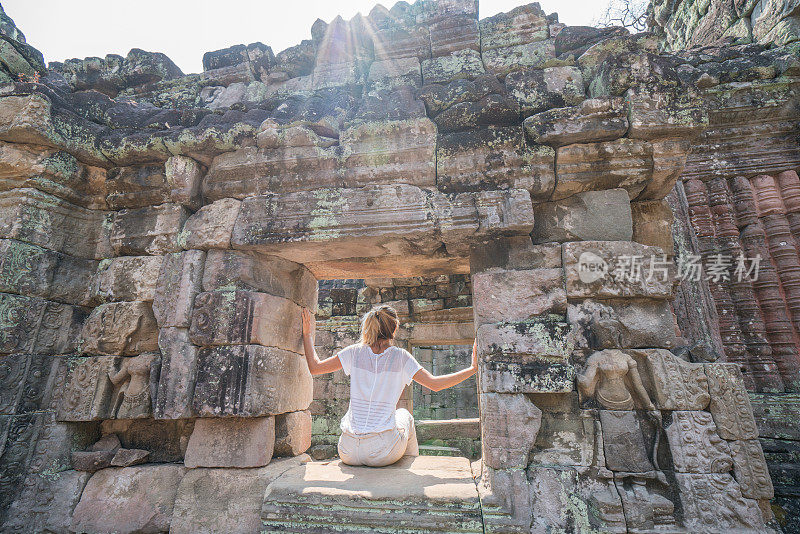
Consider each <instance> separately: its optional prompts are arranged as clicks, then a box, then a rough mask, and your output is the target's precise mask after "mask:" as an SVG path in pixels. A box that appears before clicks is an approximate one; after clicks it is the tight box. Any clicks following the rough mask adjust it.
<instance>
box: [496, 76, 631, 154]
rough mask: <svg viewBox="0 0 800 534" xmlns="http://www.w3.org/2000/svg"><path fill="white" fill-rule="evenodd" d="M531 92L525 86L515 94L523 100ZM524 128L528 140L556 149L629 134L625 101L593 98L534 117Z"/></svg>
mask: <svg viewBox="0 0 800 534" xmlns="http://www.w3.org/2000/svg"><path fill="white" fill-rule="evenodd" d="M534 72H535V71H534ZM518 77H519V75H517V73H512V74H511V75H510V76H509V77H507V78H506V85H508V84H509V82H510V80H514V79H515V78H518ZM581 80H582V79H581ZM530 90H531V89H530V87H529V86H528V87H526V86H522V87H520V88H519V89H517V90H516V91H515V92H517V93H518V94H519V93H521V95H520V96H522V97H524V96H526V93H528V92H529V91H530ZM523 124H524V127H525V133H526V135H527V136H528V138H529V139H531V140H532V141H533V142H535V143H541V144H544V145H550V146H553V147H560V146H564V145H572V144H575V143H594V142H597V141H613V140H614V139H618V138H620V137H622V136H623V135H625V132H626V131H627V130H628V119H627V117H626V116H625V112H624V109H623V102H622V98H618V97H612V98H590V99H586V100H584V101H583V102H582V103H581V104H580V105H578V106H575V107H569V108H556V109H549V110H547V111H542V112H541V113H537V114H536V115H531V116H530V117H528V118H527V119H525V122H524V123H523Z"/></svg>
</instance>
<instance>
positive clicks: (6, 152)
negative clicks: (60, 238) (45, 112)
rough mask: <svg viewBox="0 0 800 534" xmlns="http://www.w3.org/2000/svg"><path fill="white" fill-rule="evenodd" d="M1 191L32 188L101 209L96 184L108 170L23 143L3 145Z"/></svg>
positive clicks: (70, 155)
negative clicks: (85, 164) (88, 165)
mask: <svg viewBox="0 0 800 534" xmlns="http://www.w3.org/2000/svg"><path fill="white" fill-rule="evenodd" d="M0 161H2V163H0V189H2V190H3V191H7V190H10V189H15V188H21V187H31V188H35V189H38V190H39V191H43V192H45V193H50V194H53V195H56V196H58V197H60V198H63V199H64V200H67V201H69V202H73V203H75V204H77V205H79V206H82V207H86V208H92V207H95V206H102V205H103V204H104V203H105V199H104V198H103V197H102V194H98V191H97V188H96V187H94V186H96V184H97V182H100V181H102V180H104V179H105V172H106V171H105V169H99V168H96V167H87V166H84V165H83V164H82V163H81V162H80V161H78V160H77V158H75V156H73V155H72V154H70V153H69V152H67V151H64V150H53V149H49V148H44V147H42V146H36V145H29V144H23V143H0Z"/></svg>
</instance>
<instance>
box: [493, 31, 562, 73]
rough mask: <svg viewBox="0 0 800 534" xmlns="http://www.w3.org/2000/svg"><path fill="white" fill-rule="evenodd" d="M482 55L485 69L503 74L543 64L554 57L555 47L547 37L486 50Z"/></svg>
mask: <svg viewBox="0 0 800 534" xmlns="http://www.w3.org/2000/svg"><path fill="white" fill-rule="evenodd" d="M482 57H483V62H484V64H485V65H486V70H487V71H489V72H494V73H497V74H504V73H507V72H509V71H511V70H515V69H519V67H532V68H537V67H542V66H544V65H545V64H546V63H547V62H548V61H550V60H552V59H555V57H556V47H555V45H554V44H553V40H552V39H547V40H544V41H534V42H532V43H526V44H521V45H516V46H506V47H503V48H494V49H492V50H486V51H484V52H483V54H482Z"/></svg>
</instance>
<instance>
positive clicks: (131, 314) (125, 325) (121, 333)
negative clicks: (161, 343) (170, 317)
mask: <svg viewBox="0 0 800 534" xmlns="http://www.w3.org/2000/svg"><path fill="white" fill-rule="evenodd" d="M81 339H82V345H81V350H83V351H84V352H86V353H89V354H118V355H121V356H132V355H135V354H140V353H142V352H152V351H155V350H158V326H157V325H156V319H155V317H154V316H153V310H152V307H151V305H150V304H149V303H146V302H112V303H108V304H101V305H100V306H98V307H96V308H95V309H93V310H92V313H91V314H90V315H89V317H88V318H87V319H86V322H85V323H84V325H83V330H82V331H81Z"/></svg>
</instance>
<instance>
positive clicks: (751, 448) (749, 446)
mask: <svg viewBox="0 0 800 534" xmlns="http://www.w3.org/2000/svg"><path fill="white" fill-rule="evenodd" d="M728 445H730V447H731V456H732V457H733V476H734V477H735V478H736V482H738V483H739V486H740V487H741V489H742V495H743V496H744V497H747V498H748V499H772V498H773V497H774V496H775V492H774V490H773V488H772V479H771V478H770V475H769V470H768V469H767V462H766V460H765V459H764V451H763V450H762V449H761V442H760V441H758V440H757V439H737V440H734V441H729V442H728Z"/></svg>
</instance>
